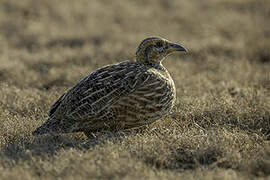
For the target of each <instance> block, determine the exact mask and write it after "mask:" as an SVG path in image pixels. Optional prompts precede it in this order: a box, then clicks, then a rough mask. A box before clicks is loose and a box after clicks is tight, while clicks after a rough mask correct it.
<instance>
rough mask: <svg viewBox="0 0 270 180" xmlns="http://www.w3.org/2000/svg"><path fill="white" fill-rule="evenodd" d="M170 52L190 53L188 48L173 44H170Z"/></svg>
mask: <svg viewBox="0 0 270 180" xmlns="http://www.w3.org/2000/svg"><path fill="white" fill-rule="evenodd" d="M169 49H170V51H171V52H173V51H185V52H188V50H187V49H186V48H184V47H183V46H181V45H179V44H175V43H171V44H170V48H169Z"/></svg>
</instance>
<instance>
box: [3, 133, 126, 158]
mask: <svg viewBox="0 0 270 180" xmlns="http://www.w3.org/2000/svg"><path fill="white" fill-rule="evenodd" d="M126 135H127V134H123V133H103V134H101V135H100V136H93V137H90V138H88V139H87V138H81V137H72V136H70V135H65V134H64V135H53V134H52V135H41V136H37V137H35V138H32V137H31V136H25V137H20V138H18V137H16V138H14V140H12V139H10V140H9V141H10V142H8V143H6V145H5V146H4V147H3V148H1V149H0V151H1V152H0V155H3V156H4V157H6V158H8V159H12V160H14V162H18V161H20V160H21V159H23V160H27V159H29V160H30V159H31V158H32V157H48V156H49V157H50V156H55V155H57V154H58V153H59V152H60V151H65V150H68V149H76V150H80V151H86V150H89V149H92V148H94V147H95V146H97V145H100V146H102V145H103V144H104V143H106V142H107V141H119V140H120V141H121V140H122V139H123V137H125V136H126Z"/></svg>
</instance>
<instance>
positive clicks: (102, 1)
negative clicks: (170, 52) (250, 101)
mask: <svg viewBox="0 0 270 180" xmlns="http://www.w3.org/2000/svg"><path fill="white" fill-rule="evenodd" d="M269 6H270V3H269V2H268V1H267V0H236V1H234V0H219V1H217V0H207V1H196V0H194V1H181V0H171V1H166V0H158V1H156V0H149V1H143V0H137V1H135V0H128V1H121V0H118V1H109V0H99V1H95V0H93V1H88V0H78V1H72V0H58V1H54V0H46V1H42V0H24V1H19V0H1V2H0V62H1V66H0V83H3V82H5V83H8V84H13V85H16V86H20V87H35V88H40V89H50V88H52V87H55V86H70V85H72V84H73V83H74V82H76V80H78V79H80V78H81V77H83V76H84V75H86V74H88V73H89V72H91V71H93V70H95V69H96V68H97V67H100V66H103V65H106V64H110V63H116V62H119V61H123V60H127V59H134V54H135V51H136V48H137V46H138V44H139V43H140V41H141V40H143V39H144V38H146V37H149V36H161V37H164V38H166V39H169V40H171V41H174V42H178V43H180V44H182V45H184V46H185V47H186V48H188V49H189V50H190V53H189V55H182V54H181V55H179V54H178V55H174V56H173V57H170V58H169V60H166V61H165V65H166V66H167V67H168V69H169V70H170V71H171V72H172V73H173V72H174V73H176V72H175V71H183V67H182V66H186V65H185V64H186V63H188V64H189V65H191V66H193V65H194V66H197V65H199V67H198V68H200V69H199V71H200V72H203V68H206V69H207V71H208V70H209V69H210V71H218V70H221V71H223V70H224V69H223V68H226V65H225V67H223V65H222V64H224V63H225V64H228V67H227V68H234V67H235V66H237V64H235V62H236V61H242V60H245V61H249V63H258V64H265V65H266V64H269V61H270V60H269V57H270V40H269V39H270V21H269V17H270V10H269V9H270V7H269ZM175 59H177V60H175ZM183 61H184V62H183ZM220 62H222V63H220ZM189 65H188V67H187V68H189V69H190V71H192V69H193V68H194V67H189ZM174 68H176V70H174ZM219 68H220V69H219ZM237 68H240V67H237ZM244 68H245V67H242V65H241V69H244ZM254 68H255V67H254ZM176 75H181V74H177V73H176ZM236 78H237V77H236ZM266 81H267V80H266ZM242 83H243V82H242ZM268 83H269V82H268Z"/></svg>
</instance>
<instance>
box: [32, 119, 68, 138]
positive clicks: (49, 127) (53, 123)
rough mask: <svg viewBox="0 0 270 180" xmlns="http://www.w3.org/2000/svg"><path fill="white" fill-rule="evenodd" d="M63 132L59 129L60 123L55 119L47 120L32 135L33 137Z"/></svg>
mask: <svg viewBox="0 0 270 180" xmlns="http://www.w3.org/2000/svg"><path fill="white" fill-rule="evenodd" d="M60 132H63V129H61V121H60V120H58V119H55V118H49V119H48V120H47V121H46V122H45V123H44V124H43V125H41V126H40V127H38V128H37V129H36V130H35V131H34V132H33V133H32V134H33V135H34V136H37V135H41V134H47V133H60Z"/></svg>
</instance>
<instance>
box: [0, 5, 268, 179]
mask: <svg viewBox="0 0 270 180" xmlns="http://www.w3.org/2000/svg"><path fill="white" fill-rule="evenodd" d="M269 19H270V3H269V2H268V0H219V1H218V0H204V1H184V0H170V1H167V0H148V1H144V0H136V1H135V0H126V1H124V0H116V1H110V0H95V1H94V0H93V1H89V0H77V1H73V0H57V1H55V0H46V1H43V0H23V1H20V0H1V1H0V179H37V178H40V179H176V178H178V179H180V178H182V179H246V178H266V177H267V176H268V178H269V175H270V147H269V146H270V145H269V144H270V143H269V141H270V20H269ZM149 36H161V37H164V38H167V39H169V40H171V41H174V42H179V43H181V44H183V45H184V46H185V47H187V48H188V49H189V51H190V52H189V53H188V54H174V55H172V56H170V57H168V58H167V59H166V60H165V62H164V64H165V66H166V67H167V69H168V70H169V71H170V72H171V74H172V77H173V79H174V80H175V84H176V87H177V94H178V101H177V104H176V107H175V109H174V111H173V112H172V114H171V115H169V116H168V117H166V118H164V119H162V120H160V121H159V122H158V123H156V124H155V125H151V126H149V127H148V128H147V129H144V130H141V131H131V132H129V133H117V134H113V133H104V134H99V135H98V136H97V137H96V138H93V139H90V140H89V139H87V138H86V137H85V136H84V135H83V134H80V133H77V134H76V133H74V134H63V135H57V136H56V135H43V136H38V137H33V136H32V135H31V132H32V131H33V130H34V129H35V128H37V127H38V126H39V125H41V124H42V123H43V122H44V121H45V120H46V118H47V117H48V115H47V113H48V111H49V108H50V106H51V105H52V104H53V103H54V101H55V100H56V99H57V98H58V97H59V96H60V95H61V94H62V93H63V92H65V91H66V90H67V89H68V88H70V87H71V86H73V85H74V84H75V83H76V82H78V81H79V80H80V79H81V78H83V77H84V76H86V75H88V74H89V73H90V72H92V71H94V70H95V69H96V68H98V67H101V66H103V65H107V64H111V63H116V62H119V61H122V60H126V59H134V53H135V50H136V47H137V46H138V44H139V43H140V41H141V40H143V39H144V38H146V37H149Z"/></svg>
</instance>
